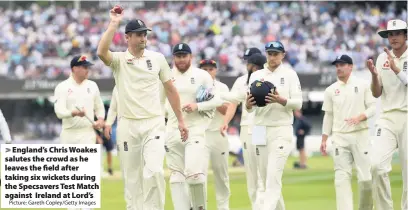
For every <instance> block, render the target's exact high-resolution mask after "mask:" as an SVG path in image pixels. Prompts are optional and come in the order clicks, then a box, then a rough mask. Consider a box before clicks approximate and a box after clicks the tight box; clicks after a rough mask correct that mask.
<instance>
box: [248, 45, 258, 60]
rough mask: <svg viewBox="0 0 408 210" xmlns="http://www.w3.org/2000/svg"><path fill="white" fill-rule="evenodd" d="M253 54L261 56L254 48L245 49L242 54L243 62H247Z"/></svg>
mask: <svg viewBox="0 0 408 210" xmlns="http://www.w3.org/2000/svg"><path fill="white" fill-rule="evenodd" d="M253 54H261V51H260V50H259V49H258V48H256V47H251V48H248V49H246V50H245V52H244V60H248V58H249V57H251V55H253Z"/></svg>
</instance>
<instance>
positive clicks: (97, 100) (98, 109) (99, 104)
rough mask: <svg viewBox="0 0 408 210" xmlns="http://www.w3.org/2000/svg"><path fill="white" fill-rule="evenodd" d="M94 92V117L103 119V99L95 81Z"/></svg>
mask: <svg viewBox="0 0 408 210" xmlns="http://www.w3.org/2000/svg"><path fill="white" fill-rule="evenodd" d="M95 89H96V93H95V96H94V104H95V115H96V117H97V118H98V119H99V118H102V119H105V106H104V105H103V101H102V98H101V93H100V92H99V88H98V85H97V84H96V83H95Z"/></svg>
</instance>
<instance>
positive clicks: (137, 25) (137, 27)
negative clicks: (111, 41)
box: [125, 19, 151, 34]
mask: <svg viewBox="0 0 408 210" xmlns="http://www.w3.org/2000/svg"><path fill="white" fill-rule="evenodd" d="M140 31H151V29H149V28H147V27H146V24H145V23H144V22H143V21H142V20H139V19H135V20H131V21H129V23H128V24H126V27H125V34H127V33H129V32H140Z"/></svg>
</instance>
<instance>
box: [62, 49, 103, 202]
mask: <svg viewBox="0 0 408 210" xmlns="http://www.w3.org/2000/svg"><path fill="white" fill-rule="evenodd" d="M92 65H93V64H92V63H91V62H89V61H87V60H86V56H84V55H81V56H75V57H74V58H73V59H72V60H71V69H72V72H71V76H70V77H69V78H68V79H66V80H64V81H63V82H61V83H59V84H58V85H57V86H56V87H55V91H54V97H55V103H54V111H55V114H56V115H57V117H58V118H59V119H61V120H62V131H61V134H60V143H62V144H95V141H96V133H95V130H94V129H101V128H103V126H104V118H105V107H104V105H103V102H102V99H101V96H100V93H99V88H98V85H97V84H96V83H95V82H93V81H91V80H88V79H87V78H88V71H89V70H88V67H90V66H92ZM78 108H79V110H78ZM95 116H96V117H97V119H98V120H97V121H96V122H93V119H94V118H95ZM91 121H92V122H91ZM68 209H69V210H77V208H68ZM83 210H85V209H83Z"/></svg>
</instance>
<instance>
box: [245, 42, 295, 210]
mask: <svg viewBox="0 0 408 210" xmlns="http://www.w3.org/2000/svg"><path fill="white" fill-rule="evenodd" d="M265 51H266V53H267V65H266V68H264V69H261V70H259V71H256V72H254V73H253V74H252V75H251V78H250V79H249V84H251V85H252V84H253V83H254V82H266V81H267V82H270V83H271V84H273V85H274V86H275V87H276V88H275V89H274V88H271V91H270V93H269V95H268V96H266V97H265V102H266V104H267V105H266V106H264V107H257V106H256V101H255V98H254V97H253V96H252V95H251V94H248V97H247V100H246V105H245V107H246V110H247V111H248V112H250V113H254V127H253V129H252V144H254V145H256V151H255V152H256V154H257V156H256V157H257V163H258V168H259V171H260V175H261V178H262V181H263V184H264V185H265V195H264V198H265V199H264V203H263V205H262V206H261V207H260V208H259V209H260V210H270V209H276V208H284V203H283V197H282V194H281V190H282V182H281V180H282V174H283V168H284V166H285V163H286V160H287V158H288V156H289V154H290V152H291V148H292V138H293V127H292V124H293V111H294V110H297V109H300V108H301V107H302V91H301V87H300V82H299V77H298V76H297V74H296V72H295V71H294V70H293V69H289V68H287V67H285V66H283V65H282V60H283V58H284V57H285V48H284V46H283V45H282V43H280V42H278V41H274V42H269V43H267V44H266V45H265Z"/></svg>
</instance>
